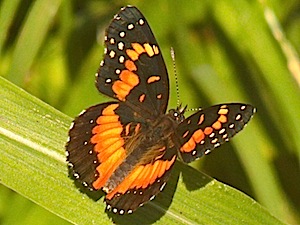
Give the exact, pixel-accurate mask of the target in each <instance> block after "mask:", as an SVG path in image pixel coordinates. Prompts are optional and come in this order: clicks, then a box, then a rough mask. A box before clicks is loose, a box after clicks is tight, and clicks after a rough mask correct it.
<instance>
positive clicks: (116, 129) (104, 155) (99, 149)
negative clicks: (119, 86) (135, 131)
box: [90, 104, 126, 190]
mask: <svg viewBox="0 0 300 225" xmlns="http://www.w3.org/2000/svg"><path fill="white" fill-rule="evenodd" d="M118 107H119V104H111V105H108V106H107V107H106V108H104V109H103V110H102V112H101V113H102V114H101V116H99V117H98V119H97V121H96V122H97V125H96V126H95V127H94V128H93V130H92V133H93V136H92V137H91V140H90V142H91V143H93V144H94V145H95V146H94V149H93V150H94V152H96V153H97V158H98V161H99V163H100V165H99V166H98V167H97V168H96V170H97V171H98V173H99V177H98V178H97V180H95V181H94V182H93V187H94V188H95V189H97V190H98V189H100V188H101V187H103V186H104V185H105V183H106V181H107V180H108V178H109V177H110V176H111V174H112V173H113V172H114V171H115V170H116V168H118V166H119V165H120V164H121V163H122V162H123V160H124V159H125V157H126V151H125V149H124V148H123V146H124V139H123V138H122V137H121V133H122V131H123V126H122V124H121V122H120V120H119V119H120V117H119V116H118V115H117V114H116V113H115V110H116V109H117V108H118Z"/></svg>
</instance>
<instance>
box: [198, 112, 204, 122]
mask: <svg viewBox="0 0 300 225" xmlns="http://www.w3.org/2000/svg"><path fill="white" fill-rule="evenodd" d="M203 121H204V114H201V116H200V118H199V121H198V125H200V124H201V123H203Z"/></svg>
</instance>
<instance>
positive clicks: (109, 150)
mask: <svg viewBox="0 0 300 225" xmlns="http://www.w3.org/2000/svg"><path fill="white" fill-rule="evenodd" d="M113 139H115V140H116V141H115V142H114V143H111V144H110V145H108V146H105V148H103V144H102V142H99V143H98V144H97V145H96V146H95V148H94V149H95V151H96V152H98V153H99V154H98V155H97V157H98V159H99V161H100V162H101V163H103V162H105V161H107V160H108V159H109V158H110V157H111V156H112V155H113V154H114V153H115V152H116V151H118V150H120V149H123V148H122V146H123V145H124V139H123V138H118V139H116V138H113Z"/></svg>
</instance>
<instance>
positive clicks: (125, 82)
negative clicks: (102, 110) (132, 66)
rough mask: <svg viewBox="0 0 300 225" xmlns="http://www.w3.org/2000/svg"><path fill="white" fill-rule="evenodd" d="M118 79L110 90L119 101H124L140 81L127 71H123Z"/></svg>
mask: <svg viewBox="0 0 300 225" xmlns="http://www.w3.org/2000/svg"><path fill="white" fill-rule="evenodd" d="M120 79H121V80H117V81H115V82H114V83H113V85H112V90H113V92H114V93H115V94H116V96H117V98H118V99H119V100H120V101H125V98H126V97H127V95H128V94H129V93H130V91H131V90H132V89H133V88H134V87H136V86H137V85H138V84H139V83H140V80H139V77H138V75H136V74H135V73H133V72H131V71H129V70H123V71H122V72H121V74H120Z"/></svg>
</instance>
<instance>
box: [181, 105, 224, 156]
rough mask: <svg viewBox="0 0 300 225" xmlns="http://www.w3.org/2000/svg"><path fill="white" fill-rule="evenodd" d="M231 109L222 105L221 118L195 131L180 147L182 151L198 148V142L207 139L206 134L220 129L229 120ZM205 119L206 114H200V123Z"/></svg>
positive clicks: (219, 112)
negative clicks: (228, 115)
mask: <svg viewBox="0 0 300 225" xmlns="http://www.w3.org/2000/svg"><path fill="white" fill-rule="evenodd" d="M228 113H229V110H228V109H227V106H226V105H223V106H221V107H220V109H219V111H218V114H219V115H220V116H219V118H218V119H217V120H216V122H214V123H213V124H212V125H211V127H210V126H208V127H205V128H204V130H201V129H198V130H196V131H194V133H193V135H192V137H190V139H189V140H188V141H187V142H186V143H185V144H184V145H183V146H182V147H181V148H180V151H182V152H191V151H192V150H194V149H195V148H196V144H198V143H200V142H201V141H202V140H204V139H205V137H206V136H208V135H210V134H211V133H212V132H214V130H220V129H221V128H222V124H223V123H226V122H227V114H228ZM203 121H204V114H202V115H200V117H199V121H198V125H200V124H202V123H203ZM185 136H186V133H184V134H183V138H184V137H185Z"/></svg>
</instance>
